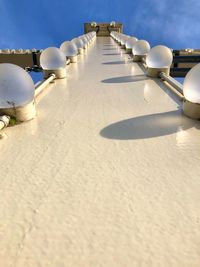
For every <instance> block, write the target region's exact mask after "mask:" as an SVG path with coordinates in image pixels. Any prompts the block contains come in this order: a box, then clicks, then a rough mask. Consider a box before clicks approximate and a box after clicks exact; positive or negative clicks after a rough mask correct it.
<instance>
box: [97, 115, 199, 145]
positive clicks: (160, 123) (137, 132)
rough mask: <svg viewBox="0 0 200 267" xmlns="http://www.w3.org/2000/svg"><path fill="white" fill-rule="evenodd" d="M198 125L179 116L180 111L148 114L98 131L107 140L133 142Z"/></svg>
mask: <svg viewBox="0 0 200 267" xmlns="http://www.w3.org/2000/svg"><path fill="white" fill-rule="evenodd" d="M194 126H197V127H198V128H199V125H198V124H197V122H196V121H194V120H191V119H189V118H187V117H185V116H184V115H182V114H181V110H173V111H169V112H165V113H157V114H150V115H145V116H139V117H135V118H130V119H127V120H122V121H119V122H116V123H113V124H110V125H108V126H107V127H105V128H103V129H102V130H101V131H100V135H101V136H102V137H104V138H107V139H116V140H135V139H147V138H155V137H159V136H165V135H170V134H173V133H176V132H178V131H179V130H180V128H181V130H187V129H189V128H192V127H194Z"/></svg>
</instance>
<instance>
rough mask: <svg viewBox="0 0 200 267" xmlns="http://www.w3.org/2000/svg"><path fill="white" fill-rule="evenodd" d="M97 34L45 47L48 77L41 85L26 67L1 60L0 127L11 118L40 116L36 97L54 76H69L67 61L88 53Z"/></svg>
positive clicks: (43, 59)
mask: <svg viewBox="0 0 200 267" xmlns="http://www.w3.org/2000/svg"><path fill="white" fill-rule="evenodd" d="M95 38H96V33H95V32H90V33H87V34H84V35H82V36H79V37H77V38H74V39H72V40H71V41H65V42H63V43H62V44H61V46H60V48H57V47H49V48H46V49H44V50H43V51H42V53H41V56H40V65H41V67H42V70H43V74H44V81H42V82H41V84H40V85H39V86H37V87H35V85H34V82H33V80H32V78H31V76H30V75H29V73H28V72H26V71H25V70H24V69H23V68H21V67H19V66H17V65H15V64H10V63H1V64H0V130H1V129H3V128H4V127H6V126H8V124H9V123H8V122H9V119H10V118H14V119H15V120H16V122H23V121H28V120H30V119H33V118H34V117H35V116H36V108H35V97H36V96H37V95H38V94H39V93H40V92H41V90H43V89H44V88H45V87H46V86H47V85H48V84H49V83H50V82H52V81H53V80H54V79H62V78H65V77H66V64H69V63H76V62H77V58H78V55H79V54H84V53H85V51H87V49H88V47H89V46H90V44H92V42H93V41H94V40H95Z"/></svg>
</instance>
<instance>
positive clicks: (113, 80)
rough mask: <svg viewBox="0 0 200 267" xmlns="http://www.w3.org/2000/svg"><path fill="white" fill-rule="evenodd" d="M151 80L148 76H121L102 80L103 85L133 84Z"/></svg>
mask: <svg viewBox="0 0 200 267" xmlns="http://www.w3.org/2000/svg"><path fill="white" fill-rule="evenodd" d="M145 80H149V78H148V77H146V75H135V76H133V75H129V76H121V77H114V78H109V79H105V80H102V81H101V82H102V83H133V82H140V81H145Z"/></svg>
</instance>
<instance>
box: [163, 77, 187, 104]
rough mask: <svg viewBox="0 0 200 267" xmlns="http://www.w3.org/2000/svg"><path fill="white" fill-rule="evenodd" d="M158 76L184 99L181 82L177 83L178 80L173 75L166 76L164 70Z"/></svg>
mask: <svg viewBox="0 0 200 267" xmlns="http://www.w3.org/2000/svg"><path fill="white" fill-rule="evenodd" d="M159 77H160V78H161V79H162V80H164V81H165V82H167V83H168V84H169V85H171V86H172V88H173V92H174V93H175V94H176V95H177V96H178V97H179V98H180V99H181V100H185V97H184V95H183V86H182V84H181V83H179V82H178V81H176V80H175V79H174V78H173V77H171V76H168V75H167V74H165V73H164V72H161V73H160V74H159Z"/></svg>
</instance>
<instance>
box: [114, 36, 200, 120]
mask: <svg viewBox="0 0 200 267" xmlns="http://www.w3.org/2000/svg"><path fill="white" fill-rule="evenodd" d="M110 35H111V37H112V38H113V39H114V40H115V41H116V42H117V43H118V44H119V45H120V46H121V47H122V48H125V49H126V50H127V53H131V54H132V56H133V61H135V62H143V63H144V64H145V66H146V68H147V75H148V76H150V77H160V74H161V73H162V74H163V73H164V74H166V75H167V76H169V73H170V66H171V64H172V62H173V54H172V49H170V48H168V47H166V46H164V45H157V46H154V47H152V48H151V47H150V44H149V43H148V42H147V41H146V40H138V39H137V38H136V37H131V36H129V35H125V34H122V33H119V32H115V31H112V32H111V34H110ZM182 94H183V96H184V101H183V112H184V114H185V115H187V116H188V117H190V118H193V119H200V64H197V65H195V66H194V67H193V68H192V69H191V70H190V71H189V72H188V73H187V75H186V77H185V79H184V83H183V92H182Z"/></svg>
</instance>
